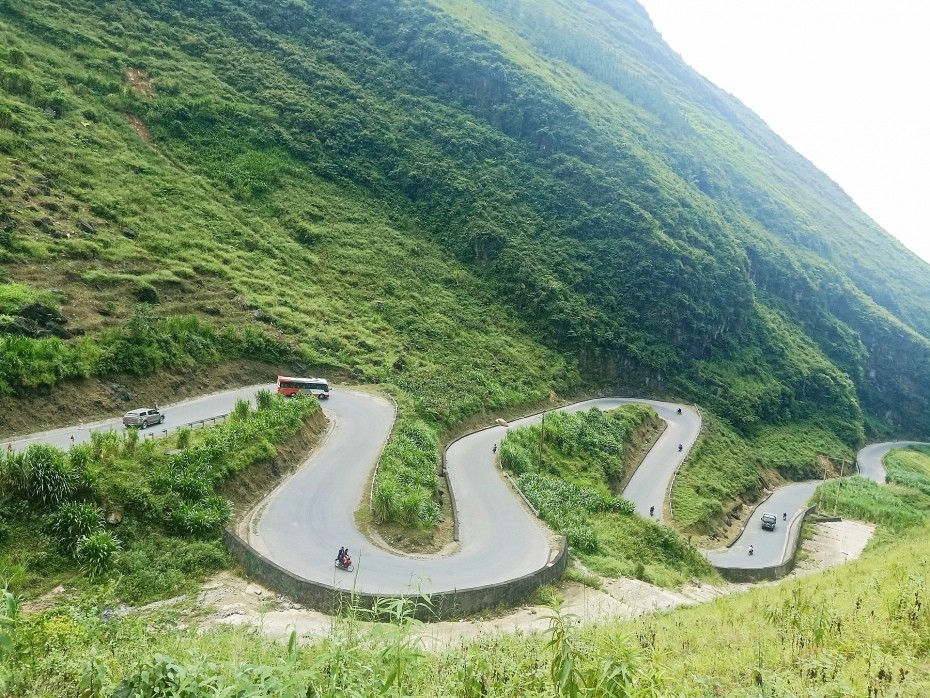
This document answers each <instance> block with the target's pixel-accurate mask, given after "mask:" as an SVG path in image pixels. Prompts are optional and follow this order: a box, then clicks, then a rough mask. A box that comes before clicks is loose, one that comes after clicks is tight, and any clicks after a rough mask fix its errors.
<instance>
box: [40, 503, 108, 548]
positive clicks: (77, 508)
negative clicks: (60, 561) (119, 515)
mask: <svg viewBox="0 0 930 698" xmlns="http://www.w3.org/2000/svg"><path fill="white" fill-rule="evenodd" d="M49 528H50V530H51V532H52V535H54V536H55V538H56V539H57V540H58V544H59V545H60V546H61V547H62V549H64V550H66V551H67V552H68V553H69V554H71V555H74V554H75V552H76V550H77V548H78V546H79V545H80V544H81V541H82V540H84V539H86V538H88V537H89V536H92V535H93V534H94V533H96V532H97V531H99V530H100V529H102V528H103V512H102V511H101V510H100V509H99V508H98V507H97V506H95V505H93V504H80V503H78V502H68V503H66V504H63V505H61V507H60V508H59V509H58V511H56V512H55V513H54V514H52V516H51V520H50V522H49Z"/></svg>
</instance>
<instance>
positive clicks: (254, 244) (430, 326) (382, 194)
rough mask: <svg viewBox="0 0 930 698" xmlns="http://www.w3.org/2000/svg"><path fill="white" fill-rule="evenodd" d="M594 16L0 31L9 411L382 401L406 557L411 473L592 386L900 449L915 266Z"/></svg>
mask: <svg viewBox="0 0 930 698" xmlns="http://www.w3.org/2000/svg"><path fill="white" fill-rule="evenodd" d="M505 4H506V3H505ZM582 4H583V6H584V7H583V11H582V10H578V11H577V12H575V11H572V12H567V11H566V10H565V8H564V7H562V6H561V5H558V4H555V5H553V4H552V3H548V4H547V3H539V2H537V0H521V1H520V2H516V3H509V4H506V5H507V8H509V9H507V8H504V7H503V6H501V7H498V6H497V5H494V4H491V5H488V4H481V3H477V4H476V3H466V4H465V5H459V4H456V3H449V2H441V3H432V4H423V3H421V2H419V1H418V0H384V2H378V3H375V4H374V5H372V6H371V7H367V8H363V7H361V6H358V5H357V4H355V3H349V4H346V3H341V2H332V1H330V0H321V1H320V2H314V3H304V2H295V3H285V4H284V5H280V6H279V5H273V6H269V5H268V4H267V3H263V2H255V1H254V0H247V1H243V2H230V1H229V0H220V1H218V2H214V3H211V4H209V5H198V4H194V5H185V4H177V3H169V2H163V1H157V2H151V3H145V4H139V3H134V2H129V1H127V0H114V2H111V3H109V4H107V5H106V6H105V7H102V6H101V5H100V4H99V3H94V2H90V1H89V0H64V1H61V2H51V1H49V0H31V1H29V2H25V1H24V0H9V1H8V2H6V3H4V5H3V10H2V14H0V47H2V50H0V160H2V163H0V164H2V172H3V173H4V174H3V176H2V178H0V188H2V189H0V194H2V197H0V199H2V203H0V264H2V269H0V289H5V290H0V346H2V347H3V348H4V352H3V354H2V355H3V356H4V357H10V359H9V360H8V361H6V362H5V364H4V365H2V366H0V390H5V391H16V392H19V393H23V392H25V393H27V394H32V395H34V394H35V392H36V390H45V389H49V388H51V387H53V386H55V385H59V384H60V382H61V381H62V380H71V379H75V378H81V377H84V376H92V377H95V376H108V375H115V373H114V372H116V373H119V372H122V373H123V374H129V375H134V374H135V373H136V372H143V371H144V372H150V371H152V370H158V369H159V368H165V367H170V366H177V365H179V364H180V365H187V364H190V363H193V362H198V363H202V362H211V361H222V360H227V359H229V358H234V357H240V356H248V357H252V358H255V357H261V358H263V359H265V360H267V361H268V362H269V363H271V364H277V365H280V364H281V363H284V362H286V363H288V364H291V363H292V362H295V361H296V362H299V363H300V364H302V365H304V366H307V367H311V369H312V370H314V371H319V372H320V373H323V374H324V375H327V376H329V377H333V378H334V379H335V378H336V377H338V378H341V379H348V380H351V381H358V382H364V383H368V384H379V385H382V386H385V387H386V389H387V390H389V391H391V392H392V393H395V394H396V395H397V397H398V400H399V403H400V404H401V409H402V414H401V417H402V420H403V422H404V424H406V425H409V429H408V428H407V427H405V428H402V429H401V428H399V429H398V430H397V431H396V433H395V438H397V439H400V440H401V441H402V442H403V443H399V444H398V445H397V446H396V447H393V448H391V449H388V450H387V451H386V452H385V458H386V459H388V460H386V461H385V463H384V464H383V465H385V467H383V468H381V469H380V470H379V473H380V474H381V475H383V477H384V478H386V479H385V482H384V484H383V487H382V488H381V494H382V495H383V496H382V504H383V506H382V507H381V513H380V515H379V518H380V519H381V520H383V521H385V522H396V523H402V524H404V525H409V526H411V527H415V528H429V527H431V526H433V525H435V520H436V504H437V502H436V501H435V498H436V492H435V488H434V487H433V485H432V483H430V482H425V481H424V479H423V477H421V475H423V474H425V467H421V466H425V464H427V463H429V462H434V461H435V460H436V459H437V458H438V453H437V452H436V450H433V451H432V452H428V451H427V450H424V449H428V448H429V447H430V444H434V443H437V444H438V443H439V441H440V440H441V437H442V435H444V434H446V433H448V432H449V431H450V430H452V429H454V428H455V425H457V424H459V423H460V422H461V421H462V420H464V419H468V418H471V417H473V416H474V415H476V414H481V413H484V412H493V411H497V410H510V409H517V408H521V407H528V406H532V405H541V404H544V403H545V402H546V401H547V400H548V399H549V398H550V397H552V396H553V395H555V396H556V397H559V396H565V395H568V394H571V393H573V392H578V391H580V390H583V389H585V388H592V387H593V388H596V389H603V388H606V387H618V386H619V387H622V388H623V389H624V393H626V394H644V393H647V392H650V393H654V392H656V391H657V390H659V391H661V392H664V393H666V394H669V393H674V394H678V395H681V396H682V397H687V398H689V399H691V400H693V401H695V402H698V403H700V404H703V405H707V406H708V407H709V408H710V409H712V410H713V411H714V412H716V413H717V414H719V415H721V416H722V417H723V418H725V419H727V420H728V422H729V423H730V424H731V425H733V428H734V429H735V430H736V432H737V433H739V434H741V435H743V436H747V435H751V433H752V431H753V430H755V429H757V428H759V427H760V426H762V425H767V424H778V425H782V426H788V425H794V424H799V423H815V424H818V426H819V427H820V428H822V429H824V430H829V431H832V432H834V433H835V434H837V435H838V437H839V438H840V439H841V440H842V441H843V442H844V443H847V444H853V443H855V442H856V441H857V439H858V438H860V437H861V435H862V433H863V428H864V424H865V421H864V417H863V409H864V410H865V411H866V412H868V413H869V414H871V415H873V417H874V416H875V415H879V417H876V418H875V419H873V428H874V429H881V428H884V427H883V425H882V424H881V422H882V420H883V419H884V415H886V414H892V413H893V416H894V420H895V424H907V425H912V428H914V429H919V428H920V425H921V424H922V423H923V422H922V420H924V419H926V414H928V411H927V410H925V409H923V407H924V406H925V405H926V404H927V401H928V399H930V386H928V385H925V383H924V382H923V381H922V380H921V379H917V380H903V379H901V378H900V377H899V375H898V372H900V373H901V375H907V376H924V375H926V374H927V371H926V370H924V368H925V366H926V365H927V361H928V360H930V358H928V357H930V349H928V346H930V345H928V344H927V343H926V341H925V340H924V339H923V338H922V337H920V336H919V335H918V334H917V333H916V332H901V331H899V322H907V323H911V325H912V326H913V327H915V328H917V331H918V332H919V331H922V329H921V328H926V327H930V320H928V319H927V317H926V313H925V309H924V308H923V306H921V305H920V304H918V303H915V302H914V301H913V299H912V296H913V295H915V293H919V291H918V292H914V291H913V289H920V288H925V284H926V282H925V280H924V277H923V276H922V275H921V273H920V272H919V271H915V267H914V261H913V260H911V259H910V258H908V257H906V256H904V255H903V254H902V253H901V252H900V250H898V249H897V247H894V246H893V245H891V246H890V247H889V245H890V243H889V241H888V240H886V239H885V237H882V236H881V235H880V234H879V232H878V231H877V229H876V228H875V227H874V226H872V225H871V224H869V223H868V221H866V219H865V218H864V217H862V216H861V214H860V213H859V212H858V211H857V210H856V209H855V207H854V206H853V205H852V203H851V202H850V201H848V199H846V198H844V196H843V195H842V192H840V191H839V190H838V188H836V187H835V186H833V185H832V184H831V183H829V182H828V181H827V180H825V178H823V177H822V176H821V175H820V174H819V173H817V172H816V171H814V170H812V169H811V168H810V167H809V165H808V164H807V163H803V162H801V161H800V159H799V158H797V157H796V156H794V155H793V154H792V153H790V152H789V151H787V150H786V149H785V148H783V147H782V146H776V145H773V143H776V142H777V139H774V138H773V137H772V135H771V134H770V133H769V132H768V131H767V130H765V129H764V127H763V126H762V125H761V124H759V123H756V121H754V117H753V116H752V115H751V114H749V113H747V112H746V111H745V110H744V109H743V108H742V106H741V105H739V104H738V103H736V102H735V101H734V100H732V99H730V98H729V97H728V96H726V95H724V94H722V93H714V92H713V91H711V93H712V94H713V96H709V93H708V91H707V90H708V89H709V88H707V86H706V85H705V83H704V82H703V81H701V80H699V79H698V78H697V77H696V76H694V75H693V74H692V73H690V72H689V71H688V70H687V69H686V67H685V66H684V65H683V64H681V63H680V61H679V60H678V59H677V57H675V56H674V55H673V54H671V53H670V52H669V51H668V50H667V48H665V47H663V45H662V43H661V41H659V38H658V37H657V36H656V35H655V33H654V30H653V29H652V28H651V26H650V25H649V23H648V20H647V19H646V18H645V17H644V15H643V12H642V9H641V8H640V7H639V6H638V5H636V4H635V3H619V4H618V3H615V4H614V5H612V6H611V7H610V8H607V7H605V6H603V3H586V2H585V3H582ZM518 18H523V19H518ZM515 20H516V21H515ZM524 20H527V21H524ZM530 20H531V21H530ZM400 27H403V31H398V28H400ZM408 32H409V33H408ZM630 32H633V33H634V34H635V35H642V36H643V37H648V38H647V40H645V41H640V40H638V39H637V40H631V35H630ZM402 37H406V38H402ZM578 37H587V39H578ZM408 39H409V40H408ZM76 46H79V47H80V50H75V47H76ZM582 46H587V47H588V48H587V49H582V48H581V47H582ZM592 47H596V48H592ZM244 65H247V66H249V70H243V69H242V66H244ZM733 192H738V194H733ZM798 231H803V234H802V233H799V232H798ZM798 235H801V237H802V239H801V240H800V241H799V239H798ZM861 240H868V241H869V245H870V246H872V249H881V250H883V252H882V253H881V255H880V256H881V257H882V258H883V259H885V260H892V259H893V260H895V264H896V265H897V268H898V269H899V275H900V277H901V278H900V279H893V280H890V281H889V280H887V279H885V278H884V275H883V274H882V275H880V276H879V275H878V271H879V269H878V268H877V267H876V266H875V265H874V263H873V257H876V256H877V255H874V254H870V255H861V254H859V255H858V256H856V252H857V250H858V249H859V247H858V246H859V245H860V243H861ZM852 257H855V259H854V260H852V261H851V262H850V263H844V264H842V265H841V264H839V263H838V262H837V261H836V260H838V259H842V260H850V258H852ZM641 260H649V262H648V263H647V264H643V263H641ZM889 263H890V262H889ZM839 268H844V269H849V270H850V271H849V272H848V273H849V274H853V275H854V277H847V276H846V275H845V273H843V272H840V271H839V270H838V269H839ZM877 279H878V280H877ZM876 288H881V289H884V290H883V291H882V292H881V293H879V292H877V291H874V290H873V289H876ZM800 298H803V299H804V302H803V303H802V302H798V300H797V299H800ZM139 303H142V304H144V305H145V306H147V307H148V311H149V313H150V314H152V309H153V308H154V309H156V310H157V319H156V320H153V321H152V322H148V321H147V322H148V324H149V325H152V324H153V323H154V326H155V335H156V336H157V338H156V341H154V342H152V341H150V340H151V339H152V338H151V337H150V336H148V335H146V336H143V337H139V336H136V334H135V333H134V330H133V327H134V325H135V324H138V321H137V318H136V317H135V313H137V312H139V311H135V310H134V308H135V307H136V306H137V305H138V304H139ZM887 309H891V310H887ZM230 328H237V329H235V330H232V329H230ZM671 328H674V330H672V329H671ZM256 345H257V346H256ZM117 346H119V347H122V348H129V347H132V348H133V350H134V351H129V352H127V351H117V350H116V347H117ZM871 351H874V352H877V353H878V354H880V355H882V356H894V357H895V360H894V361H891V362H883V361H870V360H869V352H871ZM892 365H893V368H892ZM866 366H868V367H869V369H870V370H874V371H877V374H876V376H875V378H874V381H873V380H869V381H864V380H863V379H862V377H863V376H864V375H865V367H866ZM878 384H880V385H882V386H883V389H882V390H881V391H878V390H875V389H874V388H873V385H878ZM656 386H660V387H659V388H656ZM860 399H861V400H862V404H860ZM0 412H2V406H0ZM0 416H2V415H0ZM884 426H885V427H887V426H888V425H884ZM423 428H426V429H427V430H429V431H430V432H431V435H430V436H429V438H419V437H421V436H425V434H424V433H423V432H422V430H423ZM398 454H405V455H404V456H403V457H404V458H407V457H408V456H409V458H410V461H411V463H410V466H409V468H408V467H407V466H406V465H405V466H403V467H402V468H400V469H395V468H394V464H395V460H396V456H397V455H398ZM402 470H404V471H407V472H405V473H401V471H402ZM413 471H415V472H416V473H417V475H416V476H414V475H413ZM740 486H741V487H742V486H743V485H742V484H741V485H740ZM430 499H432V500H433V501H430ZM721 501H723V500H721ZM700 504H701V503H697V504H696V507H695V509H696V510H697V509H701V506H700Z"/></svg>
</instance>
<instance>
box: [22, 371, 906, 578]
mask: <svg viewBox="0 0 930 698" xmlns="http://www.w3.org/2000/svg"><path fill="white" fill-rule="evenodd" d="M261 389H272V390H273V389H274V385H261V386H251V387H248V388H241V389H238V390H230V391H226V392H223V393H218V394H215V395H210V396H205V397H201V398H195V399H192V400H187V401H185V402H182V403H178V404H175V405H171V406H168V407H166V408H165V414H166V421H165V423H164V424H163V425H162V426H160V427H154V428H151V431H150V433H158V432H161V431H163V430H167V429H173V428H175V427H178V426H182V425H184V424H188V423H191V422H195V421H198V420H201V419H204V418H207V419H209V418H210V417H211V416H213V415H218V414H224V413H228V412H230V411H232V409H233V407H234V406H235V403H236V401H237V400H240V399H248V400H252V401H253V402H254V397H255V393H256V392H258V390H261ZM631 403H638V404H646V405H649V406H651V407H652V408H654V409H655V410H656V412H657V413H658V415H659V417H660V418H662V419H663V420H664V421H665V422H666V424H667V427H666V429H665V431H664V432H663V433H662V435H661V436H660V437H659V439H658V440H657V442H656V443H655V445H654V446H653V448H652V449H651V450H650V452H649V453H648V454H647V455H646V457H645V458H644V460H643V462H642V463H641V465H640V466H639V468H638V469H637V470H636V472H635V473H634V475H633V477H632V478H631V479H630V482H629V484H628V485H627V487H626V489H625V490H624V492H623V494H624V496H625V497H626V498H628V499H630V500H631V501H632V502H633V503H634V504H635V506H636V510H637V512H639V513H640V514H642V515H643V516H649V509H650V507H655V513H654V518H655V519H657V520H660V521H661V520H662V519H663V516H664V513H665V512H664V502H665V500H666V493H667V492H668V488H669V485H670V483H671V481H672V478H673V477H674V474H675V472H676V471H677V469H678V468H679V467H680V466H681V463H682V461H683V460H684V458H685V457H686V456H687V454H688V452H689V450H690V448H691V446H692V445H693V444H694V442H695V441H696V439H697V437H698V435H699V434H700V431H701V417H700V415H699V414H698V413H697V412H696V411H695V410H693V409H692V408H690V407H688V406H686V405H677V404H673V403H667V402H659V401H655V400H639V399H634V398H602V399H596V400H587V401H584V402H579V403H575V404H572V405H568V406H566V407H563V408H561V410H562V411H565V412H579V411H583V410H588V409H591V408H592V407H594V408H597V409H601V410H610V409H614V408H616V407H619V406H621V405H625V404H631ZM323 408H324V412H325V413H326V415H327V417H328V418H329V419H330V422H331V429H330V431H329V432H328V434H327V436H326V438H325V439H324V441H323V443H322V444H321V445H320V447H319V448H318V449H317V450H316V451H315V452H314V453H313V455H312V456H311V457H310V458H309V459H308V460H307V461H306V462H305V463H304V464H303V465H302V466H301V468H300V469H299V470H298V471H297V472H296V473H295V474H294V475H293V476H291V477H290V478H288V480H286V481H285V482H284V483H282V485H281V486H280V487H279V488H278V489H276V490H275V491H274V492H273V493H272V494H271V495H269V497H268V498H266V499H265V500H264V501H263V502H262V504H260V505H259V507H258V508H257V509H256V513H255V515H254V516H253V517H252V518H251V520H250V523H249V525H248V526H247V527H246V529H247V530H246V531H243V533H245V536H246V538H247V540H248V542H249V543H250V544H251V545H252V546H253V547H254V548H255V549H256V550H258V551H259V552H261V553H262V554H263V555H264V556H265V557H267V558H269V559H271V560H273V561H274V562H275V563H276V564H278V565H279V566H280V567H283V568H284V569H286V570H288V571H290V572H292V573H294V574H296V575H298V576H300V577H303V578H305V579H308V580H311V581H315V582H320V583H323V584H327V585H331V586H334V587H336V588H354V589H356V590H359V591H364V592H369V593H373V594H381V595H387V594H400V593H408V592H412V591H419V592H424V593H436V592H442V591H454V590H462V589H468V588H474V587H481V586H486V585H493V584H497V583H501V582H504V581H508V580H511V579H515V578H518V577H522V576H524V575H528V574H531V573H533V572H535V571H536V570H538V569H540V568H541V567H543V566H545V565H546V564H547V562H548V561H549V560H550V559H551V557H552V556H553V554H554V551H553V549H552V546H551V545H550V535H549V531H548V529H546V528H545V526H543V525H542V524H541V523H540V522H539V521H538V520H537V519H536V518H535V517H534V516H533V515H532V513H531V512H530V511H529V510H528V509H527V507H526V506H525V505H524V504H523V502H522V501H521V500H520V499H519V498H518V497H516V496H514V492H513V490H512V489H511V487H510V486H509V485H508V483H507V482H506V481H505V479H504V477H503V475H502V473H501V471H500V469H499V468H498V467H497V466H496V457H495V453H494V446H495V444H498V443H500V441H501V440H502V439H503V438H504V436H505V434H506V432H507V430H508V429H517V428H521V427H525V426H528V425H531V424H536V423H539V422H540V421H541V420H542V415H541V414H538V415H533V416H530V417H525V418H523V419H519V420H515V421H513V422H512V423H510V424H509V425H508V426H506V427H505V426H494V427H490V428H487V429H484V430H482V431H478V432H475V433H472V434H469V435H467V436H465V437H463V438H461V439H458V440H457V441H455V442H453V443H452V444H451V445H450V446H449V448H448V450H447V452H446V467H447V469H448V473H449V479H450V483H451V486H452V489H453V491H454V493H455V497H456V504H457V511H458V524H459V544H458V546H457V549H455V550H454V551H452V552H450V553H449V554H446V555H432V556H429V555H402V554H398V553H396V552H393V551H389V550H386V549H383V548H380V547H377V546H376V545H374V544H372V543H371V541H370V540H369V539H368V538H366V537H365V536H364V535H363V534H362V533H361V532H360V531H359V529H358V527H357V525H356V522H355V511H356V510H357V509H358V507H359V498H360V496H362V494H363V493H364V497H365V500H366V501H365V505H367V483H368V482H369V477H370V475H371V469H372V467H373V466H374V464H375V463H376V462H377V460H378V457H379V454H380V452H381V449H382V448H383V446H384V444H385V442H386V441H387V439H388V437H389V435H390V432H391V428H392V425H393V423H394V418H395V413H394V405H393V403H392V402H391V401H389V400H387V399H386V398H384V397H382V396H380V395H377V394H374V393H370V392H365V391H362V390H350V389H334V390H333V391H332V397H331V398H330V400H328V401H327V402H325V403H323ZM679 408H680V409H681V413H680V414H679V413H678V409H679ZM110 429H113V430H116V431H122V430H123V427H122V423H121V420H120V419H110V420H104V421H100V422H95V423H93V424H88V425H82V426H80V427H71V428H65V429H55V430H52V431H46V432H41V433H36V434H30V435H28V436H25V437H20V438H17V439H16V440H12V441H10V443H11V445H12V447H13V448H14V449H21V448H25V447H27V446H28V445H29V444H31V443H37V442H43V443H50V444H54V445H57V446H60V447H63V448H67V447H68V446H69V445H70V444H75V443H82V442H85V441H88V440H90V434H91V432H93V431H105V430H110ZM914 443H917V442H911V441H900V442H894V443H885V444H876V445H873V446H868V447H866V448H864V449H863V450H862V451H861V452H860V454H859V464H860V468H861V474H862V475H863V477H869V478H871V479H873V480H876V481H879V482H884V479H885V473H884V468H883V466H882V459H883V458H884V456H885V454H886V453H887V452H888V451H889V450H891V449H892V448H897V447H902V446H907V445H911V444H914ZM679 444H682V445H683V450H681V451H679V450H678V445H679ZM817 484H819V483H817V482H805V483H795V484H792V485H788V486H786V487H783V488H779V489H778V490H777V491H776V492H774V493H773V494H772V495H771V497H770V498H769V499H768V500H767V501H766V502H764V503H763V504H762V505H760V506H759V507H758V509H757V511H756V512H754V513H753V515H752V517H750V520H749V522H748V525H747V526H746V529H745V531H744V533H743V534H742V536H741V537H740V538H739V539H738V540H737V541H736V542H735V544H734V545H733V546H732V547H731V548H729V549H727V550H722V551H709V552H708V553H707V556H708V558H709V559H710V561H711V562H712V563H713V564H715V565H717V566H723V567H739V568H760V567H767V566H771V565H777V564H779V563H780V562H781V561H782V560H783V559H784V558H785V556H786V554H787V552H788V551H787V545H788V542H789V536H788V532H789V529H790V528H791V526H789V524H791V523H792V522H793V519H794V518H795V517H796V516H799V515H800V513H801V512H803V510H804V509H805V508H806V504H807V501H808V500H809V499H810V497H811V495H812V494H813V492H814V490H815V489H816V486H817ZM763 510H764V511H771V512H773V513H775V514H777V515H778V517H779V523H778V525H777V526H776V530H775V531H763V530H762V528H761V525H758V521H757V519H758V513H759V512H761V511H763ZM783 513H787V518H788V521H787V522H785V521H783V520H782V514H783ZM750 544H751V545H753V547H754V550H755V554H754V555H753V556H749V555H748V554H747V549H748V547H749V545H750ZM340 546H347V547H348V548H349V550H350V552H351V554H352V557H353V559H354V561H355V563H356V572H355V573H354V574H349V573H346V572H343V571H341V570H337V569H336V568H335V567H334V565H333V559H334V558H335V554H336V550H337V549H338V548H339V547H340Z"/></svg>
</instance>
